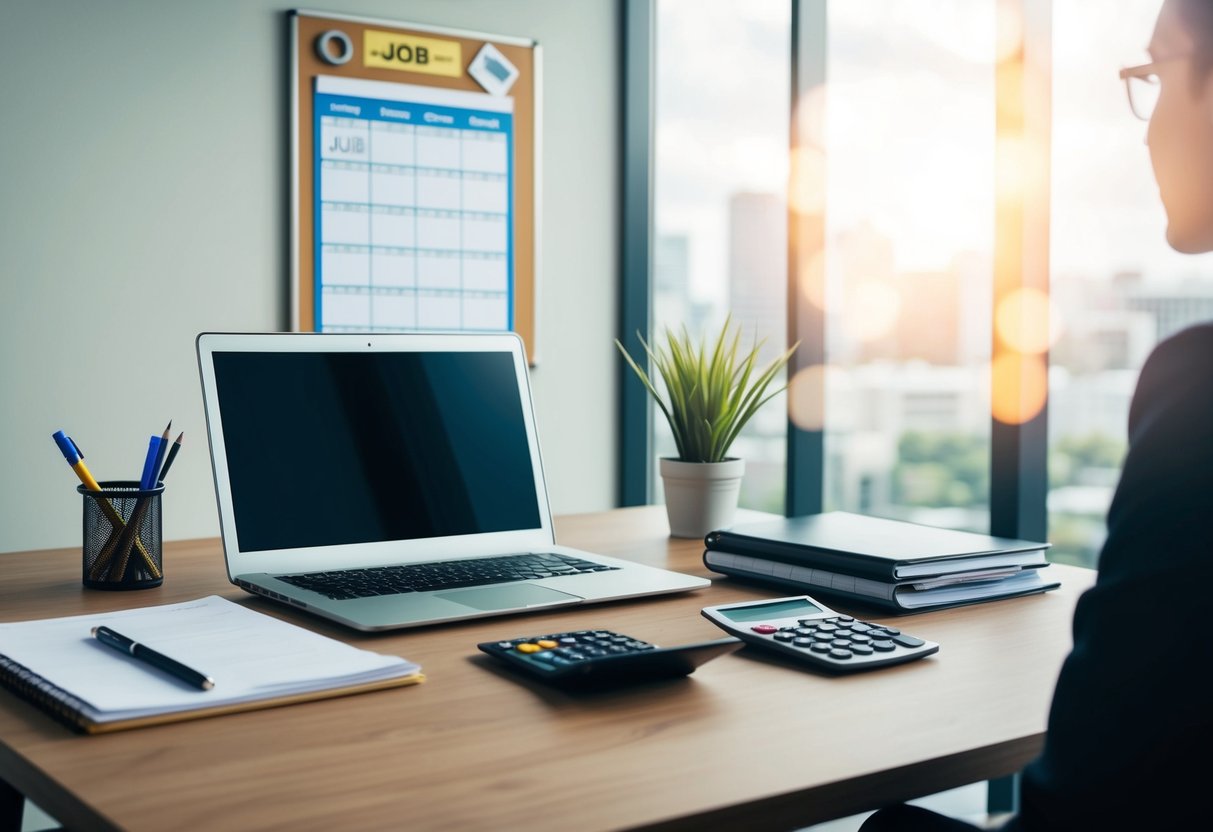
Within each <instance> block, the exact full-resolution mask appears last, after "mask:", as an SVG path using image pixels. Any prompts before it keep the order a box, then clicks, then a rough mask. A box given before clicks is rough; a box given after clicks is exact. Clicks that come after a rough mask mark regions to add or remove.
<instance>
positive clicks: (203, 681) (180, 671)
mask: <svg viewBox="0 0 1213 832" xmlns="http://www.w3.org/2000/svg"><path fill="white" fill-rule="evenodd" d="M93 636H95V637H96V639H97V641H99V642H101V643H102V644H106V645H108V646H110V647H113V648H114V649H115V650H120V651H122V652H123V653H126V654H127V655H128V656H133V657H134V658H136V659H139V660H140V661H143V662H147V663H148V664H150V665H151V666H152V667H155V668H158V669H160V670H163V671H164V672H165V673H169V674H172V675H173V676H176V677H177V678H178V679H180V680H181V681H183V682H185V683H186V684H190V685H193V686H194V687H198V688H202V689H203V690H210V689H211V688H213V687H214V686H215V680H214V679H212V678H211V677H210V676H207V675H206V674H205V673H199V672H198V671H197V670H194V669H193V668H192V667H186V666H185V665H183V664H182V663H181V662H179V661H177V660H176V659H170V658H169V657H168V656H166V655H164V654H163V653H157V652H156V651H155V650H153V649H152V648H150V647H148V646H147V645H144V644H140V643H139V642H137V641H134V640H133V639H129V638H127V637H126V636H124V635H122V634H121V633H116V632H114V631H113V630H111V629H110V628H109V627H94V628H93Z"/></svg>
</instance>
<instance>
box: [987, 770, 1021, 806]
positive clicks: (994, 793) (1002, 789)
mask: <svg viewBox="0 0 1213 832" xmlns="http://www.w3.org/2000/svg"><path fill="white" fill-rule="evenodd" d="M986 811H987V812H989V813H990V814H991V815H999V814H1002V813H1004V812H1018V811H1019V774H1009V775H1007V776H1006V777H1000V778H998V779H997V780H991V781H990V782H989V786H988V790H987V792H986Z"/></svg>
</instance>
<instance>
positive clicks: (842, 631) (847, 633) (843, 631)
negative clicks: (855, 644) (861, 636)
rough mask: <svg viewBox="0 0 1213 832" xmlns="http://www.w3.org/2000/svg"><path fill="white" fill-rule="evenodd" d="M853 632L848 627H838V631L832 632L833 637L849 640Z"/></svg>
mask: <svg viewBox="0 0 1213 832" xmlns="http://www.w3.org/2000/svg"><path fill="white" fill-rule="evenodd" d="M853 632H855V631H854V630H852V629H851V628H850V627H840V628H839V629H837V630H835V631H834V635H836V636H842V637H844V638H849V637H850V636H851V634H852V633H853Z"/></svg>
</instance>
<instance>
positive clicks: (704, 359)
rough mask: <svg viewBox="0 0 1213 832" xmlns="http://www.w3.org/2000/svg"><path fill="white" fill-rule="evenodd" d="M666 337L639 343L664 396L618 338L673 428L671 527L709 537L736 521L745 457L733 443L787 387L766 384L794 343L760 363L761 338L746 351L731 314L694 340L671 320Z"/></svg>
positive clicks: (678, 533) (667, 476)
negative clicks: (735, 453)
mask: <svg viewBox="0 0 1213 832" xmlns="http://www.w3.org/2000/svg"><path fill="white" fill-rule="evenodd" d="M664 340H665V342H664V343H659V342H656V341H655V342H654V345H653V346H650V345H649V344H648V343H646V342H645V340H644V338H643V337H641V338H640V343H641V345H642V346H643V347H644V350H645V352H646V353H647V354H648V357H649V360H650V361H651V362H652V366H653V367H655V368H656V374H655V376H660V378H661V381H662V386H663V387H664V388H665V392H666V394H667V395H666V396H662V394H661V393H660V392H659V391H658V389H657V387H656V385H654V383H653V380H652V379H651V378H650V377H649V374H648V373H647V372H645V370H644V368H643V367H641V366H640V364H639V363H637V362H636V360H635V359H633V358H632V356H630V355H629V354H628V351H627V350H626V349H624V346H623V344H621V343H619V341H618V339H617V340H616V341H615V346H617V347H618V348H619V351H620V352H621V353H623V357H624V359H625V360H626V361H627V362H628V364H629V365H630V366H631V368H632V369H633V370H634V371H635V372H636V375H637V376H639V378H640V381H641V383H642V384H644V386H645V388H646V389H647V390H648V391H649V393H650V394H651V395H652V396H653V400H654V401H656V402H657V406H658V407H660V408H661V412H662V413H664V414H665V418H666V421H667V422H669V424H670V430H671V431H672V432H673V434H674V443H675V445H676V446H677V448H678V457H677V458H676V459H671V458H662V459H661V479H662V482H663V484H664V486H665V502H666V513H667V515H668V517H669V521H670V534H671V535H672V536H674V537H703V536H704V535H706V534H707V533H708V532H710V531H712V530H713V529H721V528H727V527H728V526H730V525H732V523H733V517H734V515H735V514H736V511H737V497H738V494H739V493H740V491H741V477H742V475H743V474H744V473H745V461H744V460H742V459H737V458H735V457H730V456H728V451H729V447H730V446H731V445H732V444H733V440H734V439H736V438H737V435H738V434H739V433H740V432H741V429H742V428H743V427H745V424H746V423H747V422H748V421H749V420H750V418H751V417H752V416H753V415H754V414H755V413H757V412H758V409H759V408H760V407H762V405H763V404H765V403H766V402H767V401H769V400H770V399H771V397H773V396H775V395H777V394H778V393H780V392H781V391H782V390H784V389H785V388H786V387H787V385H786V384H785V385H783V386H782V387H780V388H778V389H777V390H773V391H771V392H767V388H768V387H769V386H770V385H771V382H772V381H773V380H774V379H775V377H776V375H778V373H779V371H780V369H782V368H783V366H784V365H785V364H787V362H788V359H789V358H791V357H792V353H793V351H794V350H795V349H796V346H795V345H793V346H792V347H791V348H789V349H788V351H787V352H785V353H783V354H782V355H780V356H778V357H777V358H775V359H774V360H773V361H771V363H770V364H768V365H766V367H763V368H761V369H759V367H758V352H759V349H760V348H761V347H762V343H761V342H758V341H756V342H755V343H754V345H753V346H752V347H751V348H750V349H749V351H748V352H745V354H741V351H740V341H741V330H740V328H737V329H736V330H735V331H734V330H733V327H732V321H731V318H726V319H725V322H724V326H723V327H722V328H721V330H720V333H719V334H718V335H717V336H716V337H715V338H714V339H707V338H704V339H701V340H700V341H699V342H698V343H696V342H695V341H693V340H692V339H691V336H690V335H689V334H688V333H687V330H686V327H683V328H682V331H681V334H679V335H676V334H675V333H674V332H672V331H671V330H670V329H669V328H668V327H667V328H666V329H665V339H664Z"/></svg>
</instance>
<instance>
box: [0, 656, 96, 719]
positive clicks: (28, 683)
mask: <svg viewBox="0 0 1213 832" xmlns="http://www.w3.org/2000/svg"><path fill="white" fill-rule="evenodd" d="M0 685H3V686H4V687H6V688H8V689H9V690H11V691H12V692H13V693H15V694H16V695H17V696H19V697H20V698H22V699H24V700H25V701H27V702H29V703H31V704H33V705H37V706H38V707H39V708H41V709H42V710H44V711H46V712H47V713H48V714H50V715H51V716H53V717H54V718H55V719H57V720H59V721H60V722H62V723H64V724H65V725H67V726H68V727H70V728H72V729H73V730H75V731H78V732H79V733H82V734H83V733H87V732H88V726H89V721H88V719H87V718H86V717H85V716H84V709H85V708H86V707H87V704H86V703H85V702H84V700H82V699H80V698H79V697H76V696H73V695H72V694H70V693H68V692H67V691H65V690H64V689H63V688H61V687H59V686H58V685H55V684H53V683H52V682H49V681H47V680H46V679H44V678H42V677H41V676H39V675H38V674H37V673H35V672H34V671H32V670H30V669H29V668H28V667H26V666H25V665H23V664H21V663H20V662H15V661H13V660H12V659H10V658H9V657H8V656H0Z"/></svg>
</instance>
